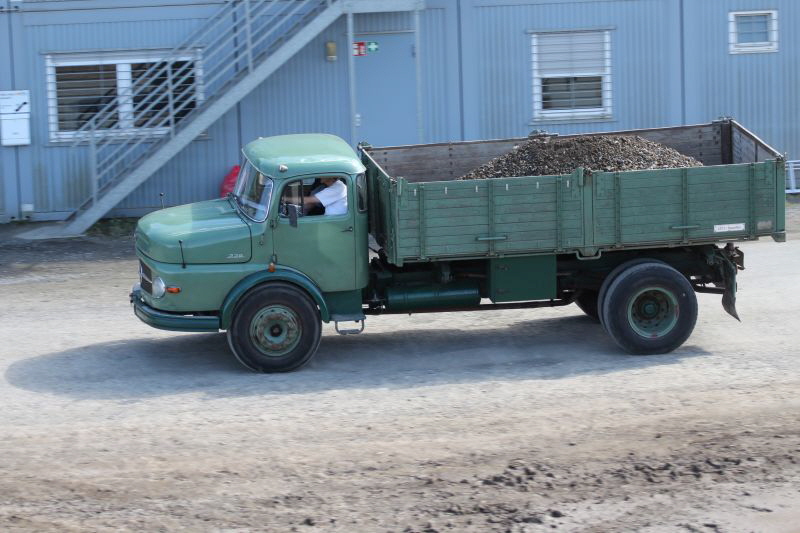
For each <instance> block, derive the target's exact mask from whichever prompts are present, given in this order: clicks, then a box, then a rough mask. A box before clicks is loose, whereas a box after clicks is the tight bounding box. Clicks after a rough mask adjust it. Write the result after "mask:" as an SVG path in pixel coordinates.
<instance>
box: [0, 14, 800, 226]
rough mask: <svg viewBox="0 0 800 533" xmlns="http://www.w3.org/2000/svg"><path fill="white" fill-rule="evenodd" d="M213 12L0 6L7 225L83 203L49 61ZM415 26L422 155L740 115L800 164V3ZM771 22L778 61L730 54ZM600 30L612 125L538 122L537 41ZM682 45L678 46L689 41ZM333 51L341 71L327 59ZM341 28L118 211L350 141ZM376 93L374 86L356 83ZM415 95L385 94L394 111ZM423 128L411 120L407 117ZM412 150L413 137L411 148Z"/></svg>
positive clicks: (146, 43) (162, 42)
mask: <svg viewBox="0 0 800 533" xmlns="http://www.w3.org/2000/svg"><path fill="white" fill-rule="evenodd" d="M220 3H221V2H219V1H211V0H206V1H201V0H174V1H172V2H170V3H169V4H170V5H169V6H165V5H163V3H161V4H162V5H158V4H159V2H155V1H153V2H146V1H145V2H142V1H139V2H136V1H133V0H113V1H112V0H71V1H59V2H53V1H47V2H45V1H29V2H24V3H23V4H21V5H20V4H19V3H15V4H14V6H12V5H11V4H10V2H9V0H0V90H11V89H28V90H30V91H31V97H32V122H31V133H32V144H31V146H28V147H18V148H10V147H0V221H6V220H9V219H11V218H16V217H18V216H19V215H20V213H19V205H20V204H21V203H31V204H34V206H35V215H34V217H33V218H36V219H59V218H63V217H64V216H66V215H67V214H68V212H69V211H70V210H71V209H73V208H75V207H76V206H77V205H78V203H79V202H81V201H82V200H84V199H85V198H86V197H87V196H88V194H89V187H88V177H87V176H86V170H85V168H84V167H83V165H81V164H80V162H79V161H80V157H78V156H81V152H80V150H81V148H78V149H77V150H76V149H72V150H70V149H68V148H67V146H66V145H64V144H57V143H51V142H50V141H49V140H48V124H47V92H46V83H45V81H46V80H45V63H44V58H45V55H46V54H47V53H52V52H79V51H100V50H138V49H148V48H171V47H172V46H174V45H175V44H177V43H178V42H180V41H181V39H182V38H183V37H184V36H186V35H188V34H189V33H190V32H191V31H192V29H193V28H195V27H197V26H198V25H199V24H201V23H202V21H203V20H204V19H205V18H206V17H208V16H209V15H210V14H211V13H213V12H215V10H217V9H218V7H219V4H220ZM426 5H427V7H426V9H425V10H424V11H423V12H421V14H420V36H421V42H420V50H419V54H420V62H421V63H420V67H421V71H420V72H421V80H420V82H421V85H420V91H421V92H420V94H421V97H422V127H421V131H422V132H423V139H424V141H426V142H435V141H446V140H461V139H481V138H502V137H513V136H523V135H525V134H527V133H528V132H529V131H531V130H533V129H546V130H549V131H553V132H559V133H578V132H587V131H607V130H619V129H630V128H643V127H657V126H669V125H678V124H681V123H698V122H708V121H711V120H713V119H716V118H717V117H719V116H723V115H726V116H734V117H736V118H737V119H738V120H739V121H740V122H742V123H743V124H745V125H746V126H748V127H750V128H751V129H753V130H754V131H755V132H756V133H758V134H759V135H761V136H762V137H763V138H764V140H766V141H767V142H768V143H770V144H772V145H773V146H774V147H776V148H777V149H779V150H781V151H785V152H787V153H788V154H789V156H790V158H798V157H800V134H799V133H798V128H797V124H798V119H797V117H798V111H800V110H798V106H799V105H800V103H798V99H797V98H796V96H795V94H794V93H795V87H797V86H798V81H800V80H798V79H797V78H798V69H797V64H798V59H800V55H799V54H798V50H800V42H798V40H800V36H798V35H797V33H796V32H793V31H791V29H792V28H793V27H798V22H800V4H799V3H798V2H797V1H796V0H770V1H769V2H768V3H765V2H763V1H762V0H724V1H723V0H719V1H713V2H712V1H702V2H698V1H693V0H683V1H681V0H636V1H632V0H547V1H544V0H539V1H534V0H428V1H427V2H426ZM757 9H777V10H778V13H779V27H780V33H779V40H780V44H779V46H780V50H779V51H778V52H777V53H768V54H744V55H731V54H729V53H728V35H727V31H728V12H729V11H733V10H757ZM355 24H356V28H355V29H356V32H391V31H407V30H410V29H413V28H414V18H413V14H411V13H385V14H369V15H356V16H355ZM574 29H608V30H610V32H611V57H612V60H611V62H612V65H611V69H612V86H613V88H612V91H613V114H612V117H611V118H610V119H602V120H597V121H595V120H584V121H561V122H552V121H550V122H534V121H533V120H532V116H533V107H532V81H531V76H532V72H531V57H530V32H534V31H539V30H574ZM682 36H683V40H682ZM326 41H335V42H336V43H337V46H338V49H339V60H338V61H335V62H329V61H326V60H325V57H324V53H323V49H324V43H325V42H326ZM349 49H350V44H349V43H348V42H347V33H346V24H345V20H344V17H342V18H341V19H340V20H339V21H337V22H335V23H334V24H333V25H331V26H330V27H329V28H327V29H326V30H325V31H324V32H323V33H322V34H320V35H319V36H317V38H316V39H315V40H314V41H313V42H312V43H311V44H310V45H308V46H307V47H306V48H305V49H303V50H302V51H301V52H300V53H298V54H297V55H296V56H295V57H294V58H292V59H291V60H290V61H288V62H287V63H286V64H285V65H284V66H283V67H282V68H281V69H280V70H278V71H277V72H276V73H275V74H274V75H273V76H272V77H271V78H270V79H268V80H267V81H266V82H265V83H263V84H262V85H261V86H260V87H258V88H257V89H256V90H255V91H254V92H253V93H251V94H250V95H249V96H247V97H246V98H245V99H244V100H242V101H241V102H240V104H239V105H238V106H237V107H236V108H235V109H234V110H232V111H231V112H230V113H228V114H227V115H226V116H225V117H224V118H223V119H221V120H220V121H218V122H217V123H216V124H214V125H213V126H212V127H211V128H210V129H209V130H208V132H207V133H206V134H205V135H204V136H203V137H202V138H200V139H198V140H197V141H195V142H194V143H192V144H191V145H190V146H189V147H188V148H187V149H185V150H184V151H183V152H181V153H180V154H179V155H178V156H177V157H176V158H175V159H174V160H173V161H171V162H170V163H169V164H168V165H166V166H165V167H164V168H163V169H162V170H161V171H159V172H158V173H157V174H156V175H155V176H153V177H152V178H151V179H150V180H149V181H148V182H147V183H145V184H144V185H142V186H141V187H140V188H139V189H138V190H136V191H135V192H134V193H133V194H131V195H130V196H129V197H128V198H127V199H126V200H125V201H124V202H123V203H122V204H120V206H118V209H117V210H116V211H115V213H117V214H120V213H121V214H138V213H141V212H144V211H147V210H149V209H152V208H155V207H157V206H159V203H160V202H159V193H161V192H163V193H165V198H166V203H168V204H179V203H186V202H191V201H196V200H201V199H205V198H210V197H213V196H215V195H216V194H217V191H218V188H219V183H220V181H221V179H222V177H223V176H224V175H225V174H226V173H227V172H228V170H229V169H230V167H231V165H233V164H236V163H237V162H238V160H239V147H240V146H241V145H242V144H243V143H244V142H246V141H248V140H250V139H252V138H254V137H257V136H266V135H274V134H281V133H294V132H305V131H324V132H330V133H334V134H337V135H340V136H342V137H344V138H346V139H349V136H350V120H351V117H350V105H349V87H348V70H347V67H348V61H347V53H348V51H349ZM357 86H358V90H357V93H358V92H359V91H369V80H357ZM404 97H408V95H405V94H387V95H385V98H386V101H387V105H391V102H392V101H396V100H398V99H402V98H404ZM409 120H416V117H409ZM408 142H410V143H415V142H418V139H416V138H414V139H409V140H408Z"/></svg>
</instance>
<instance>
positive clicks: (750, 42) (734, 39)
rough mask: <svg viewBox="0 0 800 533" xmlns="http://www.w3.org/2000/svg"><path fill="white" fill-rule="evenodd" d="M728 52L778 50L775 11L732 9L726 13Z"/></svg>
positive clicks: (776, 14)
mask: <svg viewBox="0 0 800 533" xmlns="http://www.w3.org/2000/svg"><path fill="white" fill-rule="evenodd" d="M728 33H729V52H730V53H731V54H752V53H760V52H777V51H778V12H777V11H734V12H731V13H729V14H728Z"/></svg>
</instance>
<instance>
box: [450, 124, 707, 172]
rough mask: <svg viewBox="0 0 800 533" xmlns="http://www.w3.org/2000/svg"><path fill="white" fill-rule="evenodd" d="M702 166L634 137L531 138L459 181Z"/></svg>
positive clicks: (678, 153) (685, 157)
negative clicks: (577, 171)
mask: <svg viewBox="0 0 800 533" xmlns="http://www.w3.org/2000/svg"><path fill="white" fill-rule="evenodd" d="M700 166H703V164H702V163H700V162H699V161H697V160H696V159H694V158H692V157H689V156H686V155H683V154H681V153H680V152H678V151H677V150H674V149H672V148H670V147H668V146H664V145H663V144H658V143H655V142H652V141H648V140H646V139H642V138H641V137H637V136H627V135H609V136H595V135H591V136H584V137H572V138H568V139H567V138H563V139H559V138H558V137H545V136H543V137H534V138H531V139H529V140H528V141H525V142H524V143H522V144H520V145H518V146H516V147H515V148H514V150H512V151H511V152H508V153H507V154H504V155H502V156H500V157H498V158H496V159H493V160H492V161H490V162H488V163H486V164H484V165H481V166H480V167H478V168H476V169H475V170H473V171H471V172H469V173H467V174H465V175H464V176H461V177H460V178H459V179H463V180H469V179H486V178H503V177H508V176H551V175H556V174H570V173H572V172H574V171H575V169H577V168H578V167H584V168H586V169H589V170H593V171H598V172H614V171H625V170H647V169H655V168H683V167H700Z"/></svg>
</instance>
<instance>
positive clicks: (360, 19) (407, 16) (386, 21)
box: [353, 12, 414, 33]
mask: <svg viewBox="0 0 800 533" xmlns="http://www.w3.org/2000/svg"><path fill="white" fill-rule="evenodd" d="M353 22H354V31H355V33H372V32H381V33H383V32H392V31H411V30H413V29H414V16H413V14H412V13H391V12H389V13H364V14H360V15H356V17H355V20H354V21H353Z"/></svg>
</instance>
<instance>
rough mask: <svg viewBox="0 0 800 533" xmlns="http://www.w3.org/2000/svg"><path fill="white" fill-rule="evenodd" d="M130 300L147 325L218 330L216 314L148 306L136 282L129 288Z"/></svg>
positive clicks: (177, 328) (159, 327)
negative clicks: (183, 311)
mask: <svg viewBox="0 0 800 533" xmlns="http://www.w3.org/2000/svg"><path fill="white" fill-rule="evenodd" d="M130 301H131V305H133V312H134V313H135V314H136V316H137V317H139V319H140V320H141V321H142V322H144V323H145V324H147V325H148V326H152V327H154V328H158V329H166V330H169V331H219V317H218V316H201V315H184V314H180V313H169V312H166V311H159V310H158V309H155V308H153V307H150V306H149V305H147V304H146V303H144V300H142V289H141V287H140V286H139V284H138V283H137V284H136V285H134V286H133V288H132V289H131V294H130Z"/></svg>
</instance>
